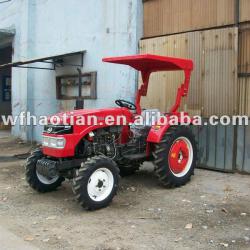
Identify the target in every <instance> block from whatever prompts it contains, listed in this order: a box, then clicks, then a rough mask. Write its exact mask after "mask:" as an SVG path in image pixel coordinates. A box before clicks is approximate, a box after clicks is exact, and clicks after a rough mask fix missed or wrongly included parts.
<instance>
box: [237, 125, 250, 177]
mask: <svg viewBox="0 0 250 250" xmlns="http://www.w3.org/2000/svg"><path fill="white" fill-rule="evenodd" d="M236 168H237V170H238V171H240V172H245V173H250V126H238V129H237V158H236Z"/></svg>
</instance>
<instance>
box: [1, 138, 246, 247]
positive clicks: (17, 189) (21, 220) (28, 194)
mask: <svg viewBox="0 0 250 250" xmlns="http://www.w3.org/2000/svg"><path fill="white" fill-rule="evenodd" d="M0 142H1V143H0V226H1V227H3V228H5V229H6V230H8V231H9V232H10V233H12V234H14V235H15V236H17V237H19V238H21V239H22V241H23V242H25V241H26V242H29V244H30V245H32V246H34V247H37V248H39V249H100V250H101V249H107V250H108V249H109V250H113V249H117V250H118V249H140V250H141V249H250V195H249V194H250V176H247V175H238V174H223V173H218V172H211V171H206V170H196V174H195V176H194V177H193V178H192V180H191V182H190V183H188V184H187V185H186V186H185V187H182V188H177V189H173V190H167V189H164V188H162V187H161V186H159V185H158V182H157V179H156V178H155V176H154V173H153V168H152V165H151V164H149V163H146V164H144V166H143V168H142V169H141V170H140V171H139V172H138V173H136V174H135V175H133V176H131V177H127V178H123V179H122V180H121V182H120V190H119V193H118V195H117V196H116V197H115V199H114V201H113V202H112V204H111V205H110V206H109V207H108V208H106V209H102V210H99V211H94V212H87V211H84V210H82V209H81V207H80V206H79V205H78V204H77V203H76V202H75V200H74V198H73V194H72V191H71V186H70V183H68V182H65V183H64V184H63V186H62V187H61V188H59V189H58V191H55V192H52V193H47V194H38V193H36V192H35V191H33V190H32V189H31V188H30V187H29V186H28V185H27V184H26V182H25V179H24V168H23V164H24V160H20V159H17V158H14V157H13V155H15V154H21V153H25V152H27V151H29V150H30V146H29V145H25V144H21V143H20V142H18V141H16V140H14V139H11V138H10V137H8V136H7V135H3V134H2V136H1V134H0Z"/></svg>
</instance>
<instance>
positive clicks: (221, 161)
mask: <svg viewBox="0 0 250 250" xmlns="http://www.w3.org/2000/svg"><path fill="white" fill-rule="evenodd" d="M204 122H207V120H206V119H204ZM193 132H194V134H195V136H196V140H197V142H198V149H199V157H198V158H199V162H198V166H199V167H200V168H207V169H212V170H220V171H225V172H232V171H233V170H234V168H235V163H234V162H235V157H236V156H235V155H234V153H233V152H234V133H235V129H234V127H233V126H222V125H218V126H209V125H208V126H199V127H197V126H196V127H193Z"/></svg>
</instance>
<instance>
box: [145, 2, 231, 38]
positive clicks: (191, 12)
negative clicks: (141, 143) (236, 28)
mask: <svg viewBox="0 0 250 250" xmlns="http://www.w3.org/2000/svg"><path fill="white" fill-rule="evenodd" d="M234 23H235V0H209V1H208V0H148V1H146V2H145V3H144V37H152V36H160V35H167V34H173V33H180V32H185V31H192V30H198V29H205V28H211V27H218V26H224V25H230V24H234Z"/></svg>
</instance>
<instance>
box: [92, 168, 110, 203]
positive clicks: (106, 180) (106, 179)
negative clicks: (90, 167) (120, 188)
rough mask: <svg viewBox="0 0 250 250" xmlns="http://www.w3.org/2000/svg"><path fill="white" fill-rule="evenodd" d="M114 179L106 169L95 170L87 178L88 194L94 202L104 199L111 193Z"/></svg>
mask: <svg viewBox="0 0 250 250" xmlns="http://www.w3.org/2000/svg"><path fill="white" fill-rule="evenodd" d="M113 185H114V177H113V175H112V173H111V171H110V170H109V169H107V168H100V169H97V170H96V171H95V172H94V173H93V174H92V175H91V176H90V178H89V181H88V187H87V189H88V194H89V196H90V198H91V199H93V200H94V201H102V200H104V199H106V198H107V197H108V196H109V195H110V193H111V192H112V189H113Z"/></svg>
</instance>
